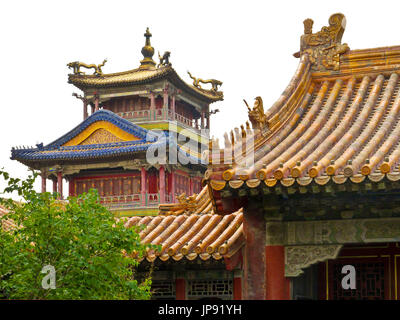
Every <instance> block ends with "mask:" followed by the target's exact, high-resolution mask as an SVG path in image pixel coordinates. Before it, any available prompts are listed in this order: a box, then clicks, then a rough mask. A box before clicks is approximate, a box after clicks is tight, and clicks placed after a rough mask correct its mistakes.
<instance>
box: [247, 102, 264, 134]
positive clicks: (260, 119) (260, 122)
mask: <svg viewBox="0 0 400 320" xmlns="http://www.w3.org/2000/svg"><path fill="white" fill-rule="evenodd" d="M243 101H244V103H245V104H246V106H247V109H248V111H249V119H250V122H251V124H252V126H253V129H260V130H261V129H262V128H263V127H264V126H265V125H266V123H267V116H266V115H265V113H264V106H263V100H262V98H261V97H256V98H255V101H254V106H253V109H251V108H250V107H249V105H248V103H247V101H246V100H244V99H243Z"/></svg>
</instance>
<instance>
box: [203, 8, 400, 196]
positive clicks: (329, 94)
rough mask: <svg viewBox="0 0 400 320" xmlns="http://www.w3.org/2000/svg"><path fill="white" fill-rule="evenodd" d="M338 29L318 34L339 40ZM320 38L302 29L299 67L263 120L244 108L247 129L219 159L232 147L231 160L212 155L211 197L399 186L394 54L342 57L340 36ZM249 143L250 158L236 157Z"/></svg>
mask: <svg viewBox="0 0 400 320" xmlns="http://www.w3.org/2000/svg"><path fill="white" fill-rule="evenodd" d="M308 20H309V19H308ZM306 21H307V20H306ZM306 21H305V25H306ZM343 21H344V16H343V15H340V14H336V15H333V16H332V17H331V18H330V20H329V22H330V26H329V27H325V28H328V29H329V28H330V29H329V30H330V32H331V34H334V35H335V32H336V33H340V32H341V33H343V31H344V25H345V24H344V22H343ZM339 29H343V30H339ZM329 30H328V31H329ZM335 30H336V31H335ZM325 31H326V30H325V29H324V28H323V29H322V30H321V31H320V32H318V33H316V34H312V33H311V32H310V30H307V29H306V33H305V35H304V36H303V37H302V50H301V51H300V53H297V54H296V56H299V57H300V63H299V66H298V68H297V71H296V73H295V75H294V76H293V78H292V80H291V81H290V83H289V85H288V86H287V88H286V89H285V91H284V92H283V94H282V95H281V97H280V98H279V99H278V100H277V102H276V103H274V104H273V105H272V106H271V107H270V108H269V109H268V110H267V111H266V112H264V109H263V106H262V99H261V98H257V100H256V103H255V106H254V108H253V109H250V108H249V118H250V121H251V123H252V127H253V129H250V127H249V124H247V130H244V129H243V128H244V127H242V132H241V134H240V131H239V130H236V131H237V133H239V134H236V135H234V134H233V133H232V135H231V139H229V138H228V137H227V136H226V148H228V149H230V150H229V151H228V152H226V151H225V154H232V147H231V146H230V145H232V144H233V150H236V153H234V154H235V155H234V156H233V157H232V156H230V157H228V158H227V157H226V156H225V158H224V152H223V150H222V151H218V149H217V150H216V151H214V155H212V156H211V161H212V163H213V166H212V168H211V169H210V170H209V171H208V172H206V179H208V181H209V182H210V184H211V186H212V188H213V189H214V190H222V189H223V188H225V186H227V187H232V188H240V187H241V186H242V185H247V186H248V187H251V188H254V187H257V186H259V185H260V183H261V182H263V183H265V185H267V186H269V187H273V186H275V185H277V184H278V185H283V186H287V187H288V186H291V185H293V184H294V183H297V184H299V185H301V186H305V185H307V184H309V183H311V182H312V181H314V182H315V183H317V184H320V185H323V184H326V183H327V182H328V181H333V182H334V183H337V184H342V183H344V182H345V181H346V180H347V179H350V180H351V181H352V182H354V183H360V182H362V181H364V180H365V178H366V177H368V179H369V180H371V181H380V180H381V179H383V178H384V177H387V178H388V179H390V180H392V181H393V180H398V179H400V172H399V163H400V147H399V141H400V92H399V88H400V81H399V73H400V46H394V47H384V48H375V49H366V50H349V48H348V46H347V44H340V38H341V35H340V37H338V38H335V37H334V38H333V39H331V38H329V37H330V36H326V35H325V36H326V37H325V38H324V37H323V36H322V35H321V33H322V32H325ZM334 31H335V32H334ZM307 37H308V38H307ZM326 38H328V40H326ZM310 39H311V40H310ZM318 39H319V40H318ZM321 39H322V40H321ZM324 39H325V40H326V41H325V40H324ZM317 40H318V41H317ZM324 41H325V42H324ZM329 50H333V51H332V52H330V51H329ZM321 52H323V53H321ZM232 137H233V141H232ZM246 140H247V141H246ZM252 140H253V141H254V153H251V152H249V150H247V153H246V154H245V153H244V152H243V151H240V148H241V147H242V146H243V144H244V143H245V142H247V146H248V145H249V144H251V141H252ZM232 142H233V143H232ZM214 145H216V142H214ZM243 150H244V149H243ZM253 156H254V161H252V159H251V158H252V157H253ZM250 160H251V161H250ZM232 163H233V164H232Z"/></svg>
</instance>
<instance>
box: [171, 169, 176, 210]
mask: <svg viewBox="0 0 400 320" xmlns="http://www.w3.org/2000/svg"><path fill="white" fill-rule="evenodd" d="M171 196H172V203H175V200H176V198H175V172H174V170H171Z"/></svg>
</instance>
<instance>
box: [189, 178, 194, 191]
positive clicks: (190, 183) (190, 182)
mask: <svg viewBox="0 0 400 320" xmlns="http://www.w3.org/2000/svg"><path fill="white" fill-rule="evenodd" d="M193 179H194V178H193V177H191V176H189V195H192V194H193Z"/></svg>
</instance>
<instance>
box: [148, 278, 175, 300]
mask: <svg viewBox="0 0 400 320" xmlns="http://www.w3.org/2000/svg"><path fill="white" fill-rule="evenodd" d="M151 291H152V299H157V300H159V299H175V298H176V291H175V282H174V281H154V282H153V284H152V286H151Z"/></svg>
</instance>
